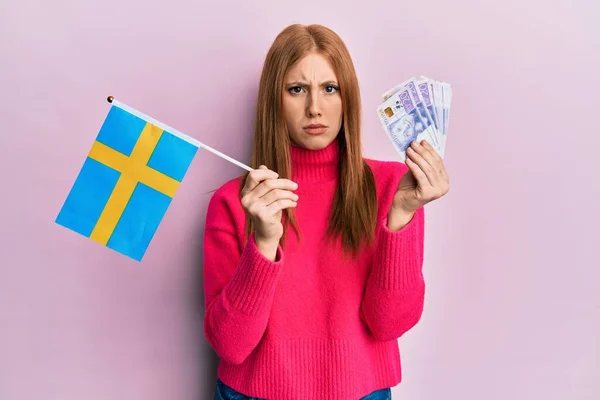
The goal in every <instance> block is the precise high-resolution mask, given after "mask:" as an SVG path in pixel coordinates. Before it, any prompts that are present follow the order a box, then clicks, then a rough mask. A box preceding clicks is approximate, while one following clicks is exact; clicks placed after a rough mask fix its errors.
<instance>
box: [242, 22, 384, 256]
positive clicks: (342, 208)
mask: <svg viewBox="0 0 600 400" xmlns="http://www.w3.org/2000/svg"><path fill="white" fill-rule="evenodd" d="M309 52H318V53H319V54H321V55H323V56H324V57H325V58H326V59H327V60H329V62H330V63H331V65H332V66H333V69H334V71H335V74H336V75H337V79H338V84H339V91H340V96H341V100H342V115H343V117H342V125H341V129H340V132H339V133H338V136H337V138H336V140H338V141H339V145H340V169H339V173H340V175H339V177H340V179H339V183H338V187H337V189H336V192H335V199H334V203H333V207H332V211H331V215H330V218H329V234H331V235H341V239H342V244H343V246H344V248H345V249H347V250H351V251H352V252H353V253H355V254H356V252H357V251H358V249H359V247H360V246H361V245H362V244H363V243H364V242H366V243H371V242H372V240H373V237H374V231H375V223H376V217H377V198H376V191H375V180H374V177H373V173H372V171H371V169H370V168H369V166H368V165H367V164H366V162H365V161H364V160H363V157H362V144H361V131H360V129H361V128H360V127H361V98H360V90H359V86H358V79H357V77H356V71H355V69H354V64H353V62H352V59H351V57H350V53H349V52H348V49H347V48H346V45H345V44H344V42H343V41H342V39H341V38H340V37H339V36H338V35H337V34H336V33H335V32H334V31H332V30H331V29H329V28H326V27H324V26H321V25H308V26H305V25H300V24H293V25H290V26H288V27H287V28H285V29H284V30H283V31H282V32H281V33H279V35H278V36H277V37H276V38H275V40H274V42H273V44H272V45H271V48H270V49H269V51H268V53H267V56H266V59H265V62H264V66H263V70H262V74H261V77H260V83H259V88H258V99H257V105H256V116H255V125H254V144H253V151H252V155H251V160H250V165H251V166H252V167H253V168H258V167H259V166H260V165H265V166H267V168H269V169H271V170H274V171H276V172H277V173H278V174H279V177H280V178H287V179H290V178H291V159H290V145H291V143H290V137H289V134H288V131H287V128H286V126H285V121H284V119H283V116H282V94H283V90H284V77H285V75H286V73H287V71H288V69H289V68H290V67H291V66H293V65H294V64H295V63H296V62H298V61H299V60H300V59H302V58H303V57H304V56H305V55H307V53H309ZM246 176H247V174H246ZM242 186H243V182H242ZM282 222H283V223H284V236H283V238H282V243H283V242H284V241H285V235H286V231H287V227H288V225H289V224H291V225H292V227H293V228H294V230H295V232H296V234H297V235H299V236H300V232H299V229H298V225H297V222H296V220H295V218H294V212H293V209H287V210H284V213H283V219H282ZM252 230H253V224H252V221H251V219H250V218H248V217H247V220H246V234H247V235H249V234H250V232H252Z"/></svg>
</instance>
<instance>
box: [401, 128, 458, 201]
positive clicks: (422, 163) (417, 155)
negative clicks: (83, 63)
mask: <svg viewBox="0 0 600 400" xmlns="http://www.w3.org/2000/svg"><path fill="white" fill-rule="evenodd" d="M406 154H407V159H406V161H407V162H406V165H407V166H408V167H409V168H410V169H411V171H413V175H414V176H415V179H417V181H418V182H419V185H420V186H421V188H423V189H426V190H425V193H427V195H426V196H427V197H430V198H438V197H440V196H443V195H444V194H446V193H447V192H448V189H449V182H448V175H447V174H446V169H445V167H444V163H443V161H442V158H441V157H440V156H439V154H437V152H436V151H435V149H434V148H433V147H432V146H431V145H430V144H429V143H428V142H427V141H425V140H424V141H422V142H421V144H419V143H417V142H416V141H415V142H413V143H411V146H410V147H409V148H408V149H407V152H406Z"/></svg>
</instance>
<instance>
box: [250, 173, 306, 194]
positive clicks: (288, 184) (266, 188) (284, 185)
mask: <svg viewBox="0 0 600 400" xmlns="http://www.w3.org/2000/svg"><path fill="white" fill-rule="evenodd" d="M296 189H298V184H297V183H296V182H293V181H291V180H289V179H284V178H281V179H266V180H264V181H262V182H261V183H260V184H259V185H258V186H256V187H255V188H254V190H252V196H253V197H256V198H259V197H263V196H264V195H266V194H267V193H269V192H270V191H273V190H285V191H291V190H296Z"/></svg>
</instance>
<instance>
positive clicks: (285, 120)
mask: <svg viewBox="0 0 600 400" xmlns="http://www.w3.org/2000/svg"><path fill="white" fill-rule="evenodd" d="M360 123H361V104H360V94H359V87H358V81H357V78H356V74H355V70H354V67H353V64H352V60H351V58H350V55H349V53H348V51H347V49H346V47H345V45H344V43H343V42H342V40H341V39H340V38H339V37H338V36H337V35H336V34H335V33H334V32H332V31H331V30H329V29H327V28H325V27H322V26H318V25H311V26H308V27H305V26H301V25H292V26H289V27H287V28H286V29H284V30H283V31H282V32H281V33H280V34H279V35H278V37H277V38H276V39H275V41H274V43H273V45H272V47H271V49H270V51H269V52H268V54H267V57H266V60H265V65H264V69H263V72H262V76H261V79H260V86H259V93H258V104H257V113H256V121H255V136H254V150H253V154H252V160H251V165H252V166H253V167H258V168H257V169H255V170H254V171H252V172H250V173H248V174H246V175H245V176H243V177H240V178H236V179H233V180H231V181H229V182H227V183H226V184H224V185H223V186H222V187H221V188H219V189H218V190H217V191H216V192H215V193H214V195H213V197H212V199H211V201H210V203H209V206H208V211H207V217H206V228H205V244H204V278H205V279H204V284H205V296H206V299H205V300H206V316H205V321H204V323H205V324H204V326H205V334H206V338H207V340H208V342H209V343H210V345H211V346H212V347H213V348H214V350H215V351H216V353H217V354H218V355H219V357H220V358H221V362H220V365H219V368H218V377H219V380H218V382H217V392H216V395H215V399H249V398H252V399H255V398H258V399H274V400H280V399H284V400H290V399H302V400H312V399H319V400H326V399H336V400H337V399H343V400H348V399H361V398H363V399H371V400H375V399H389V398H391V391H390V387H392V386H395V385H396V384H398V383H399V382H400V380H401V373H400V356H399V350H398V343H397V339H398V338H399V337H401V336H402V335H403V334H404V333H405V332H407V331H408V330H409V329H411V328H412V327H413V326H414V325H415V324H416V323H417V322H418V321H419V319H420V317H421V313H422V310H423V298H424V288H425V284H424V281H423V275H422V263H423V227H424V214H423V206H424V205H425V204H426V203H428V202H430V201H432V200H433V199H436V198H439V197H441V196H442V195H444V194H445V193H446V192H447V191H448V177H447V174H446V172H445V170H444V166H443V163H442V160H441V159H440V158H439V157H438V156H437V154H436V153H435V151H434V150H433V148H432V147H431V146H430V145H429V144H427V143H425V142H423V143H421V144H418V143H413V144H412V148H411V150H408V159H407V161H406V165H405V164H402V163H399V162H381V161H375V160H369V159H364V158H363V157H362V155H361V135H360ZM407 167H408V168H407ZM289 228H292V229H289Z"/></svg>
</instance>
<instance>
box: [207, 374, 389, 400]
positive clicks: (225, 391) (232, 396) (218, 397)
mask: <svg viewBox="0 0 600 400" xmlns="http://www.w3.org/2000/svg"><path fill="white" fill-rule="evenodd" d="M391 399H392V391H391V389H389V388H388V389H381V390H377V391H375V392H373V393H371V394H369V395H367V396H365V397H362V398H360V399H359V400H391ZM214 400H261V399H258V398H256V397H248V396H245V395H243V394H241V393H238V392H236V391H235V390H233V389H232V388H230V387H229V386H227V385H226V384H224V383H223V382H221V380H220V379H218V378H217V390H216V392H215V397H214Z"/></svg>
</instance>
